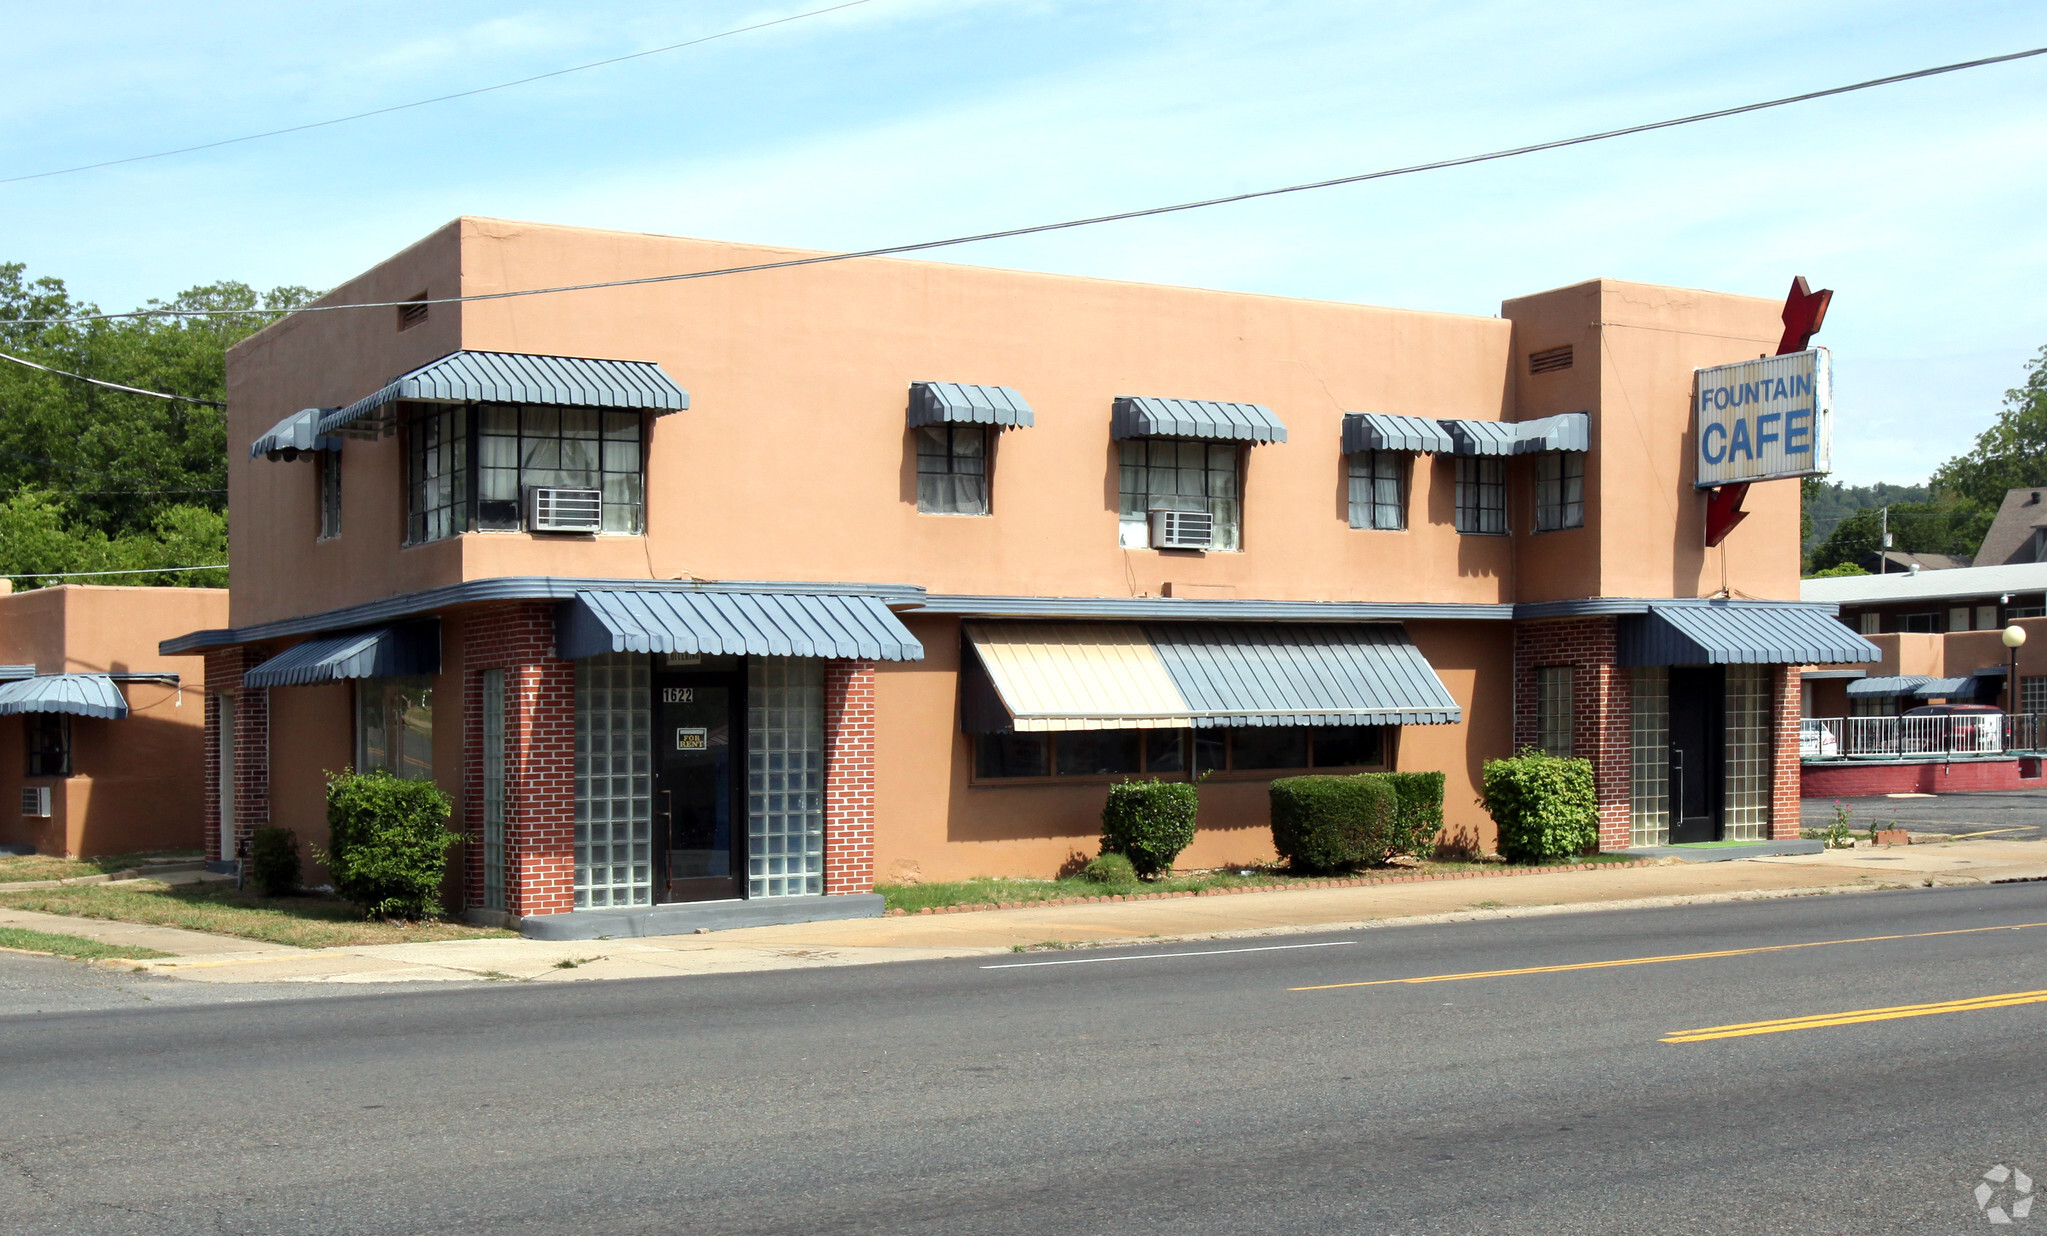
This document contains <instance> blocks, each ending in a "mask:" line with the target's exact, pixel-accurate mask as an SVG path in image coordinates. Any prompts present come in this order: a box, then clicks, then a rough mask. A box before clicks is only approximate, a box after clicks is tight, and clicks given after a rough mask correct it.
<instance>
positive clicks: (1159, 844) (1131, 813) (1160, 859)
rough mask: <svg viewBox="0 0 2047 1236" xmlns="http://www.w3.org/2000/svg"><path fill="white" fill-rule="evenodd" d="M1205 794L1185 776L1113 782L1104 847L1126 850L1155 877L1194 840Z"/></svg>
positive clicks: (1108, 850)
mask: <svg viewBox="0 0 2047 1236" xmlns="http://www.w3.org/2000/svg"><path fill="white" fill-rule="evenodd" d="M1200 806H1201V799H1200V796H1199V795H1198V794H1196V793H1195V791H1194V786H1193V785H1192V784H1190V783H1188V782H1185V781H1157V780H1153V781H1125V782H1124V783H1123V784H1121V785H1112V786H1110V787H1109V801H1108V802H1107V803H1106V804H1104V805H1103V807H1102V853H1104V854H1122V855H1125V856H1127V857H1128V858H1129V859H1130V865H1131V867H1132V868H1133V869H1134V870H1135V871H1136V872H1137V874H1138V875H1140V876H1142V877H1143V878H1145V879H1147V880H1150V879H1155V878H1157V877H1158V876H1160V875H1163V874H1164V873H1166V872H1168V871H1171V870H1172V869H1173V860H1174V859H1175V858H1178V857H1179V856H1180V851H1182V850H1184V849H1186V848H1187V847H1188V846H1189V845H1190V844H1192V843H1193V841H1194V817H1195V815H1196V813H1197V812H1198V811H1199V810H1200Z"/></svg>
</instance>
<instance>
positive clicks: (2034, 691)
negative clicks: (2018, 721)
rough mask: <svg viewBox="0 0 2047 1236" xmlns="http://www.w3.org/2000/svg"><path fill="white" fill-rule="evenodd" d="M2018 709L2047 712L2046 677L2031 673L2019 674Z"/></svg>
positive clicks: (2030, 711)
mask: <svg viewBox="0 0 2047 1236" xmlns="http://www.w3.org/2000/svg"><path fill="white" fill-rule="evenodd" d="M2019 711H2020V712H2024V713H2042V712H2047V677H2043V676H2035V675H2031V674H2021V675H2019Z"/></svg>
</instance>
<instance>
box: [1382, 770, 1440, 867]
mask: <svg viewBox="0 0 2047 1236" xmlns="http://www.w3.org/2000/svg"><path fill="white" fill-rule="evenodd" d="M1369 775H1372V776H1378V777H1383V778H1384V779H1385V780H1386V783H1387V784H1388V785H1391V786H1392V787H1393V793H1394V796H1395V797H1397V798H1398V799H1399V800H1400V804H1399V809H1398V818H1397V819H1396V821H1395V825H1394V830H1393V843H1392V845H1391V847H1390V848H1391V850H1392V852H1393V853H1395V854H1412V855H1414V856H1415V857H1416V858H1432V857H1434V856H1435V853H1436V837H1437V836H1438V835H1439V834H1441V833H1442V831H1443V774H1442V773H1439V772H1394V773H1374V774H1369Z"/></svg>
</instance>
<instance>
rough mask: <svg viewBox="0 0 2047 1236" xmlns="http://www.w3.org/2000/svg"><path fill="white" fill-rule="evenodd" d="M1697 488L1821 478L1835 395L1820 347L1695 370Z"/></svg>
mask: <svg viewBox="0 0 2047 1236" xmlns="http://www.w3.org/2000/svg"><path fill="white" fill-rule="evenodd" d="M1697 392H1698V393H1697V394H1696V395H1695V396H1694V403H1693V411H1694V415H1693V417H1692V423H1693V425H1694V427H1695V428H1696V429H1697V431H1698V435H1697V441H1698V452H1699V457H1698V465H1699V479H1698V485H1699V487H1700V488H1705V487H1707V486H1711V485H1730V484H1734V483H1737V482H1740V481H1767V480H1770V479H1772V478H1775V477H1783V476H1811V475H1814V474H1816V473H1821V472H1825V471H1827V470H1828V469H1829V468H1830V466H1831V465H1832V462H1833V455H1834V389H1833V377H1832V373H1831V371H1830V370H1829V368H1828V364H1827V350H1826V349H1825V348H1811V349H1808V350H1807V351H1804V352H1792V353H1790V354H1789V355H1786V356H1766V357H1764V358H1762V359H1761V360H1752V361H1743V362H1741V363H1740V364H1738V365H1717V366H1715V367H1713V368H1711V369H1701V370H1699V371H1698V386H1697Z"/></svg>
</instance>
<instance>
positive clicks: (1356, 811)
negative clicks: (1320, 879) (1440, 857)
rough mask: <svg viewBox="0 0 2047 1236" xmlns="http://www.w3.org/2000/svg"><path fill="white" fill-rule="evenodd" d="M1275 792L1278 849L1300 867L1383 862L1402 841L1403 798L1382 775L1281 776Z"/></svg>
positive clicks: (1274, 831) (1274, 838)
mask: <svg viewBox="0 0 2047 1236" xmlns="http://www.w3.org/2000/svg"><path fill="white" fill-rule="evenodd" d="M1271 794H1272V845H1273V848H1274V849H1276V850H1278V851H1279V853H1280V857H1282V858H1284V859H1286V860H1287V863H1288V865H1290V866H1292V867H1293V868H1294V869H1296V870H1298V871H1340V870H1343V869H1345V868H1349V867H1356V866H1360V865H1364V864H1371V863H1383V862H1385V861H1386V858H1387V856H1388V855H1389V854H1391V853H1393V852H1394V849H1395V845H1396V843H1397V842H1398V841H1399V840H1400V839H1401V836H1400V827H1399V810H1400V798H1399V795H1398V794H1397V793H1396V792H1395V790H1394V787H1393V786H1392V784H1391V783H1389V782H1388V781H1387V780H1386V778H1385V777H1384V776H1382V775H1377V774H1372V773H1362V774H1358V775H1355V776H1349V777H1329V776H1322V777H1314V776H1310V777H1281V778H1279V779H1278V780H1276V781H1274V782H1273V783H1272V791H1271Z"/></svg>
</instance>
